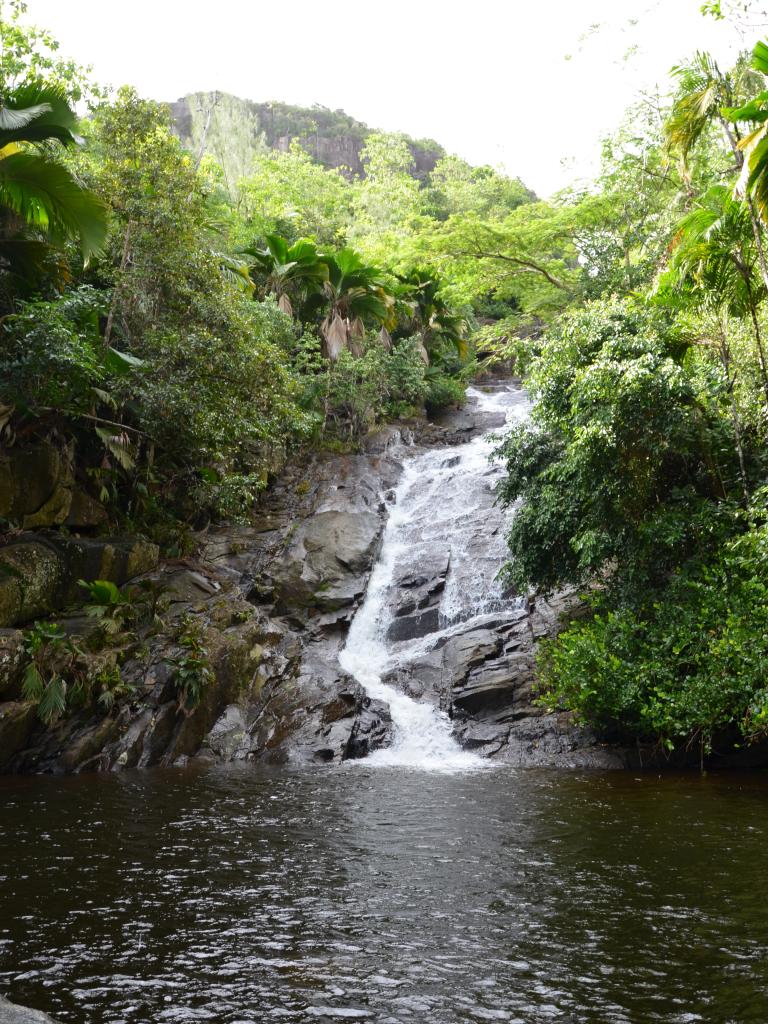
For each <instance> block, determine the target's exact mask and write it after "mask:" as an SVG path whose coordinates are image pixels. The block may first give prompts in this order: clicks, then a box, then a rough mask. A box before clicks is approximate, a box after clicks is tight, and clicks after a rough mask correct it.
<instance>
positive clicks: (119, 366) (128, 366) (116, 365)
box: [104, 348, 146, 376]
mask: <svg viewBox="0 0 768 1024" xmlns="http://www.w3.org/2000/svg"><path fill="white" fill-rule="evenodd" d="M104 366H105V368H106V369H107V370H109V372H110V373H114V374H115V375H116V376H124V375H125V374H126V373H131V371H132V370H137V369H139V368H140V367H142V366H146V363H145V362H144V360H143V359H139V358H138V357H137V356H132V355H131V354H130V353H129V352H119V351H118V350H117V349H116V348H108V349H107V351H106V354H105V356H104Z"/></svg>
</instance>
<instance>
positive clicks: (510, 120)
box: [28, 0, 753, 195]
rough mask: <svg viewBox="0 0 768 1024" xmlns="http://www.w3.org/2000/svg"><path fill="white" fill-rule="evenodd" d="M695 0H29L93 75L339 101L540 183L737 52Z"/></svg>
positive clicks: (568, 170) (584, 167)
mask: <svg viewBox="0 0 768 1024" xmlns="http://www.w3.org/2000/svg"><path fill="white" fill-rule="evenodd" d="M700 6H701V0H465V2H463V3H458V2H452V0H385V2H383V3H372V2H371V0H333V2H332V3H330V4H326V3H322V2H319V0H312V2H309V0H290V2H283V3H276V2H275V0H269V2H265V0H221V2H219V3H210V2H205V3H204V2H201V0H129V2H117V0H29V15H28V17H29V20H30V21H33V22H35V23H37V24H39V25H42V26H45V27H47V28H50V29H51V30H52V31H53V32H54V34H55V35H56V36H57V38H58V39H59V41H60V43H61V50H62V53H64V54H66V55H67V56H72V57H74V58H76V59H77V60H79V61H81V62H82V63H87V64H92V65H93V68H94V71H95V74H96V77H97V78H98V79H99V80H100V81H102V82H107V83H110V84H112V85H121V84H123V83H125V82H129V83H131V84H133V85H135V86H137V88H138V89H139V91H140V92H141V93H143V94H144V95H147V96H151V97H154V98H156V99H162V100H172V99H176V98H177V97H179V96H181V95H184V94H185V93H188V92H194V91H197V90H209V89H220V90H223V91H226V92H231V93H234V94H236V95H238V96H242V97H247V98H249V99H254V100H283V101H286V102H289V103H300V104H312V103H321V104H323V105H324V106H328V107H332V108H336V107H342V108H343V109H344V110H346V111H347V112H348V113H350V114H352V115H353V116H354V117H356V118H359V119H360V120H362V121H365V122H367V123H368V124H370V125H371V126H373V127H377V128H382V129H385V130H387V131H404V132H407V133H408V134H410V135H413V136H415V137H424V136H428V137H431V138H434V139H437V141H438V142H440V143H441V144H442V145H443V146H444V147H445V148H446V149H447V150H449V151H450V152H455V153H458V154H459V155H460V156H462V157H464V158H465V159H467V160H469V161H471V162H472V163H490V164H493V165H496V166H501V167H503V168H504V169H505V170H507V171H508V172H509V173H511V174H519V175H520V176H521V177H522V178H523V180H524V181H525V182H526V184H528V185H529V186H531V187H533V188H534V189H535V190H536V191H537V192H538V193H539V194H540V195H548V194H550V193H551V192H552V191H554V190H556V189H558V188H560V187H562V186H564V185H567V184H569V183H570V182H571V181H572V180H573V179H574V178H576V177H579V176H588V175H589V174H590V173H591V172H592V171H594V169H595V168H596V156H597V153H598V145H599V139H600V137H601V136H602V135H604V134H606V133H607V132H609V131H611V130H612V129H613V128H614V127H616V125H617V124H618V122H619V121H620V119H621V115H622V112H623V111H624V109H625V108H626V107H627V106H628V105H629V104H630V103H631V102H632V100H633V99H634V98H635V97H636V96H637V94H638V92H639V91H640V90H643V89H651V88H653V87H654V86H655V85H656V84H657V83H659V84H661V83H663V82H664V81H665V79H666V76H667V72H668V70H669V68H670V66H671V65H673V64H674V63H675V62H677V61H678V60H680V59H682V58H684V57H685V56H686V55H688V54H690V53H691V52H692V51H693V50H695V49H697V48H698V49H710V50H712V51H714V52H715V54H716V55H717V56H718V57H719V58H720V59H723V60H726V59H728V57H729V56H730V55H731V54H732V53H733V52H735V49H736V45H737V41H736V36H735V34H734V32H733V31H732V30H730V29H729V28H728V27H727V26H724V25H723V23H717V22H714V21H713V20H712V19H710V18H705V17H703V16H702V15H701V14H700V13H699V8H700ZM749 42H750V45H751V43H752V42H753V40H750V41H749ZM628 54H631V55H630V56H628ZM625 58H626V59H625Z"/></svg>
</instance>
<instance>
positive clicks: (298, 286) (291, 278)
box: [242, 235, 328, 316]
mask: <svg viewBox="0 0 768 1024" xmlns="http://www.w3.org/2000/svg"><path fill="white" fill-rule="evenodd" d="M242 254H243V255H244V256H247V257H250V259H251V260H252V261H253V262H252V264H251V267H250V273H251V276H252V278H253V280H254V284H256V285H257V287H259V285H260V293H261V297H262V298H263V297H264V296H266V295H273V296H274V297H275V298H276V299H277V304H278V306H279V307H280V309H281V310H282V311H283V313H287V314H288V316H293V303H292V302H291V296H293V299H294V301H296V300H305V299H306V298H307V297H308V296H309V295H312V294H318V293H319V292H320V289H321V288H322V286H323V285H324V284H325V283H326V282H327V280H328V266H327V263H326V262H325V259H324V258H321V257H320V256H319V254H318V251H317V246H316V245H315V243H314V242H312V241H310V240H309V239H308V238H300V239H299V240H298V242H294V243H293V245H290V244H289V243H288V242H287V241H286V239H285V238H282V237H281V236H280V235H267V237H266V240H265V245H264V246H263V247H262V248H250V249H243V250H242Z"/></svg>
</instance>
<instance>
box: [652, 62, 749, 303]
mask: <svg viewBox="0 0 768 1024" xmlns="http://www.w3.org/2000/svg"><path fill="white" fill-rule="evenodd" d="M761 46H763V49H764V52H763V50H760V47H761ZM761 72H762V73H763V74H765V73H766V72H768V47H765V46H764V44H758V46H757V47H756V48H755V55H754V58H753V61H752V63H751V64H749V63H748V62H746V61H745V60H743V59H740V60H739V61H738V62H737V64H736V66H735V68H734V69H733V71H729V72H723V71H722V70H721V69H720V67H719V66H718V64H717V62H716V61H715V60H714V58H713V57H712V56H711V55H710V54H708V53H701V52H697V53H696V54H695V56H694V58H693V59H692V60H691V61H689V62H688V63H687V64H683V65H679V66H678V67H676V68H674V69H673V74H674V75H675V76H676V78H677V79H678V82H679V90H678V94H677V97H676V99H675V102H674V104H673V106H672V111H671V114H670V117H669V120H668V122H667V138H668V141H669V145H670V148H671V149H675V150H677V151H678V152H679V153H680V155H681V158H682V160H683V163H684V164H687V162H688V159H689V156H690V154H691V152H692V150H693V149H694V147H695V146H696V145H697V144H698V142H699V141H700V140H701V138H702V137H703V135H704V134H705V132H706V131H707V129H708V127H709V126H710V125H712V124H717V125H718V126H719V127H720V129H721V130H722V133H723V136H724V138H725V140H726V142H727V145H728V148H729V149H730V151H731V154H732V156H733V159H734V165H735V169H736V170H737V171H738V172H739V184H738V185H737V190H738V191H740V192H741V194H743V195H744V196H745V198H746V203H747V209H748V210H749V216H750V224H751V227H752V234H753V235H754V239H755V246H756V249H757V256H758V262H759V266H760V273H761V276H762V279H763V283H764V284H765V286H766V288H768V261H766V256H765V249H764V245H763V237H762V229H761V225H760V217H762V220H763V223H766V222H768V220H767V218H766V214H767V213H768V205H767V206H766V207H765V209H761V208H760V203H761V199H760V188H759V187H757V185H758V179H759V178H760V174H759V173H757V174H755V173H754V171H755V170H757V169H756V168H754V169H753V165H754V164H755V161H756V160H759V155H758V154H757V152H756V146H757V144H758V142H759V139H758V138H757V135H758V134H759V131H760V129H758V130H757V131H755V132H752V133H751V134H750V135H748V136H747V138H745V139H742V138H741V133H740V131H739V128H738V123H739V122H740V121H745V120H750V121H753V120H760V117H761V110H762V106H765V108H766V109H765V116H766V118H768V93H762V94H761V96H762V97H763V99H762V106H761V99H760V97H757V98H756V99H753V100H749V102H747V103H746V104H745V100H747V99H748V97H749V96H751V94H752V93H753V92H754V90H755V89H756V88H759V86H760V84H761V79H760V73H761ZM740 104H745V105H741V106H740ZM745 150H746V151H747V153H748V154H749V156H748V158H747V159H746V161H745ZM765 200H768V186H766V195H765ZM758 214H759V216H758Z"/></svg>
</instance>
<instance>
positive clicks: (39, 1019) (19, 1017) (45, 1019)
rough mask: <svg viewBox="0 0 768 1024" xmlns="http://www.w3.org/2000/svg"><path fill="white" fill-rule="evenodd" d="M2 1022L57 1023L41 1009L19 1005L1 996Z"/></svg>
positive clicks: (23, 1023) (0, 1022)
mask: <svg viewBox="0 0 768 1024" xmlns="http://www.w3.org/2000/svg"><path fill="white" fill-rule="evenodd" d="M0 1024H56V1021H55V1020H54V1019H53V1017H49V1016H48V1014H47V1013H43V1012H42V1011H41V1010H30V1009H28V1008H27V1007H26V1006H18V1005H17V1004H16V1003H12V1002H11V1001H10V1000H9V999H6V998H5V997H4V996H0Z"/></svg>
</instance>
